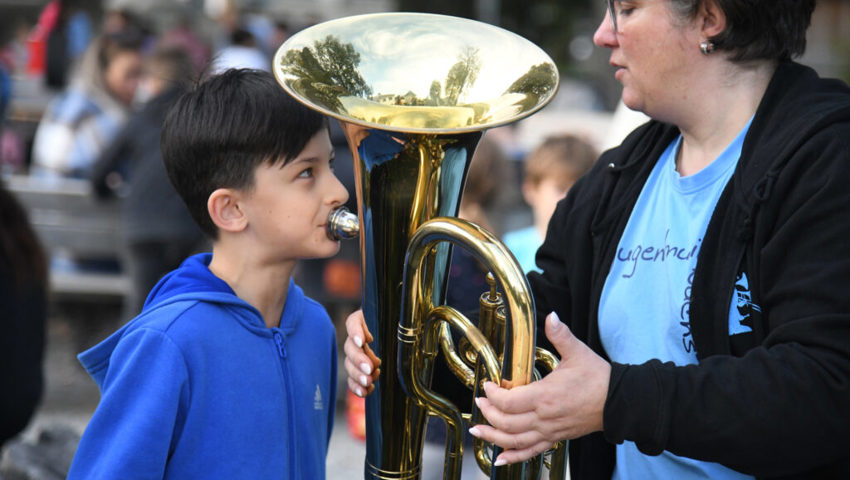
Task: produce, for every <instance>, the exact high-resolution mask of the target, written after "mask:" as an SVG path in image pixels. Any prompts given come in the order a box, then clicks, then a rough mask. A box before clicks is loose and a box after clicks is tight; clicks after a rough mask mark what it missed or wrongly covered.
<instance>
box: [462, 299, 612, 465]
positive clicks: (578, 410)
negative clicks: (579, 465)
mask: <svg viewBox="0 0 850 480" xmlns="http://www.w3.org/2000/svg"><path fill="white" fill-rule="evenodd" d="M546 337H547V338H549V340H550V341H551V342H552V344H553V345H554V346H555V348H556V349H557V350H558V353H559V354H560V355H561V363H560V364H558V367H557V368H556V369H555V370H554V371H553V372H552V373H550V374H549V375H547V376H546V377H544V378H543V379H542V380H540V381H537V382H532V383H530V384H528V385H523V386H519V387H514V388H512V389H510V390H506V389H504V388H500V387H499V386H497V385H496V384H494V383H492V382H488V383H486V384H485V385H484V392H485V394H486V395H487V396H486V397H478V398H476V399H475V402H476V404H477V405H478V408H479V409H480V410H481V412H482V413H483V414H484V416H485V417H486V418H487V420H488V421H489V422H490V425H486V424H482V425H476V426H474V427H472V428H471V429H470V430H469V431H470V433H471V434H472V435H474V436H476V437H479V438H482V439H484V440H486V441H488V442H492V443H495V444H496V445H499V446H500V447H503V448H504V449H505V450H504V451H503V452H502V453H501V454H500V455H499V457H498V458H497V459H496V462H495V463H494V465H496V466H499V465H504V464H506V463H515V462H520V461H523V460H527V459H529V458H531V457H533V456H535V455H539V454H540V453H542V452H544V451H546V450H547V449H549V448H551V447H552V445H553V444H554V443H555V442H557V441H559V440H564V439H573V438H577V437H581V436H584V435H587V434H588V433H591V432H595V431H599V430H602V411H603V408H604V406H605V399H606V397H607V395H608V381H609V377H610V375H611V365H610V364H609V363H608V362H606V361H605V360H603V359H602V358H601V357H600V356H598V355H597V354H596V353H594V352H593V351H592V350H591V349H590V348H589V347H588V346H587V345H585V344H584V343H582V342H581V341H580V340H578V339H577V338H575V337H574V336H573V334H572V332H570V329H569V328H568V327H567V326H566V325H564V324H563V323H561V321H560V320H559V319H558V316H557V315H556V314H555V313H554V312H553V313H551V314H549V316H548V317H547V318H546Z"/></svg>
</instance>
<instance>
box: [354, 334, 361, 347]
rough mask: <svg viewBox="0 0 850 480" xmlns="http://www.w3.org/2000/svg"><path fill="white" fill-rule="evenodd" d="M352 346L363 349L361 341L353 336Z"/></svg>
mask: <svg viewBox="0 0 850 480" xmlns="http://www.w3.org/2000/svg"><path fill="white" fill-rule="evenodd" d="M354 344H355V345H357V348H363V339H362V338H360V337H358V336H357V335H355V336H354Z"/></svg>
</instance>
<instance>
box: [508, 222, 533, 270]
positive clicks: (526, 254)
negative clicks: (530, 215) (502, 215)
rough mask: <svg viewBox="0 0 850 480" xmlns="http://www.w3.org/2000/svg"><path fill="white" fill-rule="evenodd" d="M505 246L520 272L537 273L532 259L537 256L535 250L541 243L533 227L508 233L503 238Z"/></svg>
mask: <svg viewBox="0 0 850 480" xmlns="http://www.w3.org/2000/svg"><path fill="white" fill-rule="evenodd" d="M503 240H504V242H505V246H506V247H508V250H510V251H511V253H513V254H514V256H515V257H516V259H517V261H518V262H519V266H520V267H522V271H523V272H525V273H528V272H539V271H540V269H539V268H537V264H536V263H534V257H535V256H536V255H537V249H538V248H540V244H542V243H543V239H542V238H540V234H539V233H537V229H536V228H534V225H532V226H530V227H526V228H521V229H519V230H514V231H512V232H508V233H506V234H505V236H504V239H503Z"/></svg>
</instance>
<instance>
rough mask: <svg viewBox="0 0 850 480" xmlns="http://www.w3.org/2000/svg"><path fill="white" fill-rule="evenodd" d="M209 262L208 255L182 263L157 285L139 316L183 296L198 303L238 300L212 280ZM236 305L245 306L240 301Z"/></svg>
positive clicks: (191, 258) (188, 259)
mask: <svg viewBox="0 0 850 480" xmlns="http://www.w3.org/2000/svg"><path fill="white" fill-rule="evenodd" d="M211 260H212V254H211V253H199V254H197V255H193V256H191V257H189V258H187V259H186V260H184V261H183V263H182V264H181V265H180V267H178V268H177V269H176V270H173V271H171V272H169V273H168V274H166V275H165V276H164V277H162V278H161V279H160V280H159V282H157V284H156V285H155V286H154V287H153V289H152V290H151V291H150V293H149V294H148V298H147V299H146V300H145V304H144V306H143V307H142V312H146V311H148V310H149V309H151V308H153V307H154V306H156V305H158V304H161V303H162V302H164V301H166V300H168V299H170V298H173V297H176V296H179V295H182V294H185V293H192V294H193V295H196V296H197V295H200V296H201V297H202V299H210V300H213V301H227V297H226V296H232V297H234V298H238V297H236V293H235V292H234V291H233V289H232V288H230V285H228V284H227V282H225V281H224V280H222V279H220V278H218V277H216V276H215V275H214V274H213V273H212V272H211V271H210V269H209V264H210V261H211ZM222 295H224V296H222ZM196 298H198V297H196ZM239 302H240V303H242V304H245V302H242V301H241V300H240V301H239ZM245 305H247V304H245Z"/></svg>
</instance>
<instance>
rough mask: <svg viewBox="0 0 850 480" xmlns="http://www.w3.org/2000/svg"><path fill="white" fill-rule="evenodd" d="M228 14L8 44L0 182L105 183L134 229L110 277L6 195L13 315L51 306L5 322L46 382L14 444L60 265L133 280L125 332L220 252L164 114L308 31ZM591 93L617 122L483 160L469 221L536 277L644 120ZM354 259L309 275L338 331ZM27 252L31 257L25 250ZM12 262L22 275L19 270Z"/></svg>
mask: <svg viewBox="0 0 850 480" xmlns="http://www.w3.org/2000/svg"><path fill="white" fill-rule="evenodd" d="M220 3H221V5H222V6H220V7H219V8H216V9H213V10H210V11H211V12H213V13H211V14H210V15H206V16H200V17H199V16H196V15H191V14H190V13H191V11H190V10H189V9H188V8H187V9H185V10H182V11H180V10H178V11H176V12H175V14H174V15H168V16H167V18H165V19H163V16H162V15H146V14H144V13H140V11H137V10H134V9H132V8H125V7H111V6H109V5H107V6H106V7H104V8H101V9H95V10H93V9H92V8H90V7H91V6H90V4H89V3H87V2H83V1H81V0H51V1H49V2H47V3H46V4H45V5H44V7H43V8H41V9H40V10H39V12H38V16H37V18H21V19H19V20H18V21H16V22H15V25H16V26H15V28H13V29H8V31H6V32H4V35H3V37H0V42H2V44H0V171H2V173H3V175H4V176H28V177H30V178H32V179H34V180H36V181H38V182H41V184H43V185H47V187H46V188H51V187H50V185H54V186H56V187H57V188H60V187H61V186H62V185H63V182H65V181H67V180H71V181H76V180H81V181H85V182H90V184H91V195H92V196H93V197H94V198H96V199H97V201H99V202H104V203H110V204H115V205H118V206H119V207H118V208H120V211H121V213H120V224H121V225H120V231H121V232H122V234H121V237H120V239H121V245H120V246H117V248H116V252H118V256H117V258H114V259H106V260H108V261H107V262H106V263H107V264H106V265H104V260H105V259H102V258H76V257H74V256H73V255H72V256H71V257H67V256H65V255H66V252H61V254H60V253H57V252H53V251H50V249H49V248H48V247H47V246H40V247H39V245H38V241H37V239H36V238H35V234H34V232H33V231H32V229H31V228H30V227H28V226H26V225H25V221H26V211H25V210H26V206H25V205H20V202H18V201H17V200H16V199H15V198H14V195H13V194H10V193H8V192H6V191H3V192H0V193H2V195H0V200H2V201H3V205H0V213H2V214H3V215H2V220H3V221H4V222H7V223H4V225H3V226H2V231H0V236H2V237H4V238H2V240H3V242H2V244H0V253H2V254H3V255H4V258H3V260H4V263H2V264H0V267H3V269H0V274H2V278H0V281H2V283H0V284H2V285H3V290H2V291H0V299H2V300H3V302H4V303H3V305H4V311H11V312H19V311H20V309H21V308H24V307H22V306H17V307H16V306H14V305H12V306H9V307H8V308H6V303H5V302H12V301H17V302H28V303H27V304H28V305H32V304H33V302H35V303H38V304H39V305H40V307H39V308H36V309H35V311H37V312H38V315H37V317H38V318H34V319H32V320H31V323H30V324H27V323H26V322H23V321H22V319H21V318H20V316H17V317H16V316H15V315H12V316H3V322H4V324H3V328H4V329H6V328H11V329H12V330H10V331H15V332H21V335H22V336H23V337H25V338H27V339H28V340H29V341H30V342H31V343H32V345H35V346H36V348H34V349H33V350H30V351H28V352H21V351H20V349H17V350H16V349H13V348H3V349H2V351H3V352H12V353H13V354H15V355H17V357H16V358H14V359H12V360H10V363H9V365H12V364H13V363H12V362H19V363H18V364H20V365H26V366H27V369H26V370H20V369H19V370H15V371H16V372H18V373H21V372H33V373H32V375H30V376H29V377H28V378H30V379H33V378H35V379H37V381H36V382H35V384H32V385H31V387H32V388H28V389H23V390H22V389H18V390H16V391H19V392H21V393H22V395H23V396H25V397H26V398H27V400H26V401H20V402H17V401H16V405H17V406H18V407H22V406H24V407H27V408H24V409H23V410H21V409H17V410H9V411H10V412H11V413H10V414H9V415H11V417H10V418H11V420H9V419H7V418H3V419H2V426H3V432H2V433H3V436H2V438H0V441H5V440H8V439H11V438H14V435H15V434H18V433H19V432H20V431H21V430H22V429H23V428H24V427H25V426H26V424H27V421H28V420H29V419H30V417H31V416H32V415H33V413H34V411H35V408H36V405H37V404H38V399H39V397H40V395H41V389H42V387H41V386H40V385H41V382H42V375H43V372H42V369H41V368H42V367H41V361H42V360H41V359H42V347H43V345H44V342H45V338H46V337H45V328H46V325H47V321H48V314H49V310H48V303H47V301H48V296H47V285H48V284H47V278H48V275H49V273H48V272H49V271H50V269H51V268H52V269H60V268H63V269H70V270H71V271H79V272H85V271H88V270H98V271H100V270H103V269H106V270H110V271H113V272H120V273H121V274H122V275H125V276H126V277H127V278H129V279H130V282H131V288H130V289H129V295H127V296H126V297H125V298H122V299H121V306H122V307H121V309H120V311H119V312H117V313H116V314H115V319H114V320H115V322H124V321H127V320H129V319H130V318H132V317H133V316H134V315H135V314H136V313H138V311H139V310H140V308H141V305H142V302H144V300H145V296H146V294H147V292H148V291H149V290H150V288H151V287H152V286H153V284H154V283H155V282H156V281H157V279H158V278H159V277H160V276H161V275H162V274H163V273H165V272H167V271H169V270H171V269H173V268H175V267H176V266H177V264H178V263H179V262H180V261H181V260H182V259H183V258H185V257H186V256H187V255H188V254H190V253H192V252H195V251H200V250H203V249H204V248H206V244H205V242H204V240H203V238H202V235H201V234H200V232H199V231H198V230H197V228H196V227H195V226H194V224H193V223H192V222H191V220H190V218H189V216H188V213H187V212H186V211H185V207H184V206H183V205H182V202H181V201H180V200H179V198H178V197H177V196H176V194H175V192H174V191H173V189H172V188H171V185H170V184H169V183H168V180H167V177H166V175H165V172H164V169H163V167H162V160H161V153H160V152H159V141H158V138H159V134H160V129H161V124H162V121H163V119H164V116H165V113H166V112H167V109H168V107H169V106H170V105H171V103H172V102H173V101H174V100H175V99H176V98H177V97H178V96H179V95H180V93H181V92H183V91H184V90H185V89H186V88H190V87H191V85H192V84H194V83H195V82H197V81H198V80H199V79H200V78H202V77H203V76H205V75H209V74H214V73H218V72H221V71H223V70H226V69H228V68H254V69H264V70H270V66H271V57H272V55H273V54H274V52H275V51H276V49H277V48H278V46H280V45H281V44H282V43H283V42H284V41H285V40H286V38H287V37H288V36H289V35H290V34H291V33H293V32H294V31H297V30H298V29H300V28H303V27H306V26H308V25H309V23H302V24H293V23H292V22H291V21H290V20H289V19H288V18H285V17H281V16H274V15H270V14H264V13H263V12H262V11H259V12H258V11H257V10H242V9H240V8H238V6H237V5H236V4H235V3H233V2H220ZM319 20H320V19H319V18H316V19H314V21H319ZM16 78H17V79H18V80H19V81H18V82H15V81H14V80H15V79H16ZM36 83H37V85H36V86H34V84H36ZM16 88H19V89H21V90H25V91H26V93H27V94H30V95H31V94H32V92H34V91H35V92H37V93H36V95H35V96H36V97H38V98H37V99H36V101H35V106H33V107H27V109H25V110H26V111H27V112H28V113H27V115H29V117H27V120H26V121H25V122H24V123H27V122H28V124H29V126H26V125H25V126H23V127H22V126H21V125H12V122H11V121H10V119H9V118H8V115H9V112H10V111H11V109H12V107H11V106H10V105H12V104H14V103H15V100H16V95H18V96H20V95H23V94H24V93H25V92H23V91H16ZM576 90H579V91H582V92H587V96H588V97H592V98H590V99H582V101H581V103H582V104H583V105H594V107H593V108H595V109H596V110H595V111H594V112H592V113H593V114H594V115H596V114H602V115H603V116H604V118H605V121H604V122H599V121H597V120H596V119H597V118H598V117H596V116H591V117H588V118H593V119H594V120H593V121H587V122H582V121H580V120H579V121H575V120H574V119H573V120H571V121H564V122H560V123H558V122H551V121H550V122H549V125H547V126H545V127H540V126H539V125H538V126H536V127H534V128H533V130H534V131H533V132H529V130H530V129H531V127H529V126H528V125H531V123H530V122H531V121H533V120H532V119H530V120H529V123H528V124H521V125H513V126H508V127H501V128H499V129H496V130H494V131H491V132H488V133H487V134H486V135H485V136H484V140H483V141H482V145H481V147H480V148H479V150H478V152H477V153H476V157H475V158H474V159H473V163H472V167H471V170H470V174H469V175H470V176H469V181H468V185H467V190H466V193H465V196H464V204H463V205H462V206H461V212H460V216H461V217H463V218H467V219H469V220H472V221H475V222H476V223H479V224H481V225H483V226H484V227H485V228H487V229H488V230H491V231H493V232H494V233H496V234H497V235H498V236H500V237H502V238H503V239H504V240H505V242H506V243H507V245H508V246H509V248H510V249H511V250H512V251H513V252H514V254H515V255H516V257H517V259H518V260H519V262H520V264H521V266H522V268H523V269H524V270H526V271H531V270H534V269H536V267H535V265H534V263H533V254H534V252H535V251H536V249H537V247H538V246H539V245H540V244H541V243H542V241H543V235H544V233H545V226H546V225H547V224H548V220H549V217H551V215H552V213H553V211H554V204H555V203H556V202H557V201H558V200H559V199H561V198H563V196H564V195H565V194H566V192H567V191H568V190H569V188H570V187H571V186H572V185H573V183H574V182H575V181H576V180H577V179H578V178H579V177H581V176H582V175H584V174H585V173H586V172H587V171H588V170H590V168H591V167H592V166H593V163H594V161H595V160H596V158H597V157H598V155H599V153H601V151H602V150H604V149H606V148H608V147H610V146H611V145H613V144H616V143H619V140H620V139H622V138H623V136H625V134H626V133H628V132H629V131H631V129H632V128H633V127H634V126H636V125H637V124H639V123H642V122H643V121H644V120H645V117H642V116H632V114H629V113H628V112H626V111H625V110H619V109H618V110H617V113H614V112H612V111H608V110H600V109H599V108H600V106H601V103H604V102H602V101H600V99H603V100H604V94H600V92H598V91H594V89H593V88H577V89H576ZM563 95H566V93H564V92H562V96H563ZM19 103H21V102H19ZM609 103H610V102H609ZM24 116H26V115H24ZM551 118H558V117H551ZM582 118H583V117H582ZM553 123H554V125H553ZM335 128H336V127H335V126H334V130H333V131H332V138H334V139H335V140H336V141H337V142H336V147H337V158H338V165H340V166H341V167H340V168H339V170H338V172H337V173H338V175H340V177H341V180H342V181H343V183H344V184H345V185H346V186H347V187H348V188H349V190H350V192H351V198H352V201H353V198H354V187H353V179H352V178H351V175H352V172H351V171H350V169H349V168H350V167H348V166H347V165H345V163H346V162H348V158H347V152H346V149H347V146H346V145H345V144H344V141H342V139H341V136H340V135H339V132H338V131H336V130H335ZM348 163H350V162H348ZM7 236H8V237H9V238H10V239H9V240H8V241H7V239H6V238H5V237H7ZM352 247H353V245H346V246H344V248H343V251H342V253H341V254H340V256H339V258H336V259H330V260H321V261H318V260H317V261H310V262H305V263H304V264H303V265H302V268H301V269H300V270H299V271H298V272H297V274H296V275H297V276H298V277H299V278H301V279H302V281H303V282H304V283H305V285H304V286H305V290H307V291H308V293H309V294H310V295H311V296H313V297H315V298H317V299H320V300H323V301H325V302H326V303H327V304H328V305H329V310H331V314H332V315H336V316H337V319H338V320H341V319H342V318H343V317H342V315H343V314H344V313H348V311H350V309H352V308H354V307H356V305H357V299H358V297H359V293H358V292H359V285H357V282H358V281H359V270H358V267H357V262H358V260H357V259H356V252H355V251H354V250H351V249H352ZM20 249H22V250H20ZM19 250H20V251H23V252H25V253H26V255H21V254H20V253H16V252H18V251H19ZM355 250H356V248H355ZM10 258H20V259H22V260H19V262H23V263H18V261H16V262H11V263H8V265H7V263H6V260H7V259H10ZM30 264H31V265H30ZM32 265H34V267H32V268H31V266H32ZM7 266H8V267H9V268H6V267H7ZM22 272H29V273H28V274H23V273H22ZM451 275H452V279H454V280H455V282H456V285H457V286H458V287H459V288H458V289H456V290H455V292H456V293H459V292H462V293H460V294H459V295H458V297H457V298H456V299H455V300H453V301H456V302H458V303H463V302H467V303H468V301H469V299H474V298H476V296H477V294H478V293H480V291H483V290H484V289H485V287H484V281H483V275H484V272H483V271H481V267H480V266H479V265H477V264H475V262H474V260H473V259H471V258H468V257H465V256H463V255H462V254H459V255H457V258H456V261H455V264H454V265H453V268H452V271H451ZM461 279H463V281H461ZM7 286H8V288H7ZM450 286H451V285H450ZM6 292H24V293H25V294H20V295H19V294H18V293H15V294H14V295H8V294H7V293H6ZM27 308H29V307H27ZM334 309H336V310H334ZM12 322H17V323H14V324H12ZM22 322H23V323H22ZM7 323H9V325H11V326H9V325H7ZM342 334H344V332H341V335H342ZM8 338H11V336H4V339H8ZM91 340H92V341H94V340H97V339H91ZM16 345H19V344H16ZM81 346H82V345H81ZM48 347H49V345H48ZM69 361H73V360H69ZM6 370H7V372H2V374H3V375H7V374H8V370H9V369H8V368H6ZM7 380H8V381H10V382H13V383H10V385H11V384H15V385H22V383H15V382H19V380H18V379H16V378H12V377H11V376H7V377H4V378H3V379H2V382H6V381H7ZM2 382H0V385H2V384H3V383H2ZM23 384H26V382H24V383H23ZM4 390H5V389H4ZM4 415H5V413H4ZM354 430H356V428H354ZM338 432H341V431H338ZM0 445H2V444H0Z"/></svg>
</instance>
